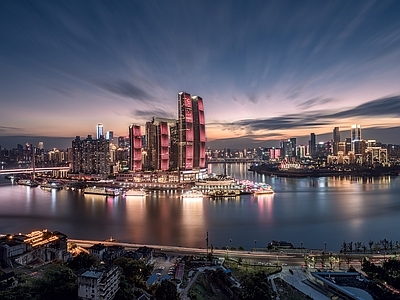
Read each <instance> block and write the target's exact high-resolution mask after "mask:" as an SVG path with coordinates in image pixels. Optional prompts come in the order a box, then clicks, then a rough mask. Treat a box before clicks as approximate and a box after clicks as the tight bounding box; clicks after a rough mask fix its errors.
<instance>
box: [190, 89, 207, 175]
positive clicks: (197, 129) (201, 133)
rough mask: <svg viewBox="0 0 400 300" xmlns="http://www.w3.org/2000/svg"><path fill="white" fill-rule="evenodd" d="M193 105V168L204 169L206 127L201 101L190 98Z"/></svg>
mask: <svg viewBox="0 0 400 300" xmlns="http://www.w3.org/2000/svg"><path fill="white" fill-rule="evenodd" d="M192 104H193V130H194V140H193V151H194V160H193V167H194V168H205V166H206V125H205V119H204V104H203V99H202V98H201V97H199V96H194V97H192Z"/></svg>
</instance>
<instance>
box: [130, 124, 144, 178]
mask: <svg viewBox="0 0 400 300" xmlns="http://www.w3.org/2000/svg"><path fill="white" fill-rule="evenodd" d="M129 145H130V148H129V154H130V155H129V161H130V164H129V167H130V169H131V170H132V171H141V170H142V133H141V130H140V126H139V125H130V126H129Z"/></svg>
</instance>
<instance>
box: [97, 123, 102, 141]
mask: <svg viewBox="0 0 400 300" xmlns="http://www.w3.org/2000/svg"><path fill="white" fill-rule="evenodd" d="M101 137H103V138H104V132H103V124H101V123H99V124H97V127H96V138H97V139H99V138H101Z"/></svg>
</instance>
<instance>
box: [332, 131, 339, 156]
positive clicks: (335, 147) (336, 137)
mask: <svg viewBox="0 0 400 300" xmlns="http://www.w3.org/2000/svg"><path fill="white" fill-rule="evenodd" d="M339 142H340V131H339V127H335V128H333V155H338V151H339Z"/></svg>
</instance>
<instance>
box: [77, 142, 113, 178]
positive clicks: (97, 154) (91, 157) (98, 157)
mask: <svg viewBox="0 0 400 300" xmlns="http://www.w3.org/2000/svg"><path fill="white" fill-rule="evenodd" d="M72 172H73V173H83V174H97V175H101V176H103V177H107V176H108V175H109V174H110V143H109V141H107V140H106V139H104V138H100V139H93V138H92V136H91V135H88V136H87V138H86V139H83V140H82V139H81V138H80V137H79V136H77V137H76V138H75V140H73V141H72Z"/></svg>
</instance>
